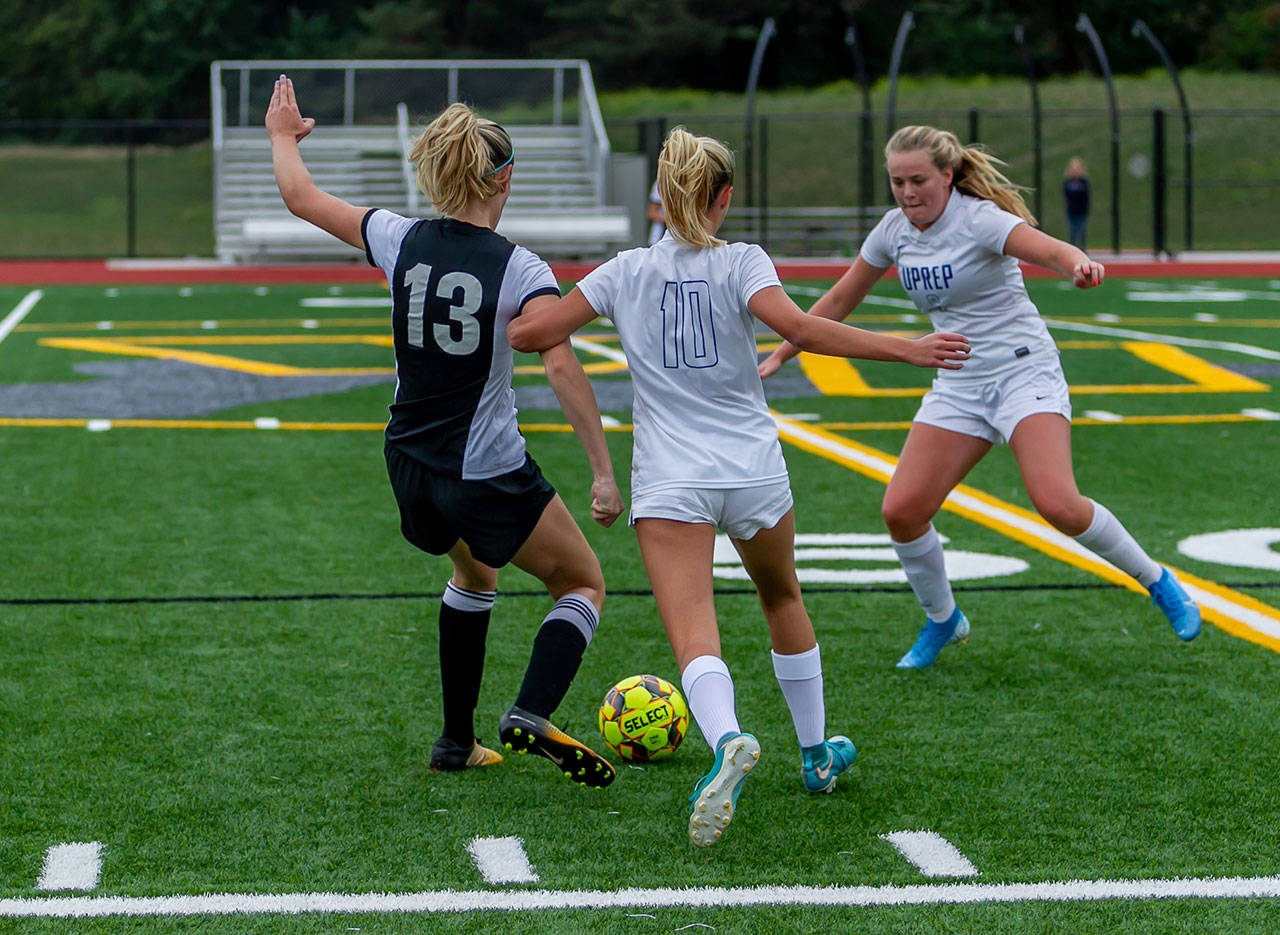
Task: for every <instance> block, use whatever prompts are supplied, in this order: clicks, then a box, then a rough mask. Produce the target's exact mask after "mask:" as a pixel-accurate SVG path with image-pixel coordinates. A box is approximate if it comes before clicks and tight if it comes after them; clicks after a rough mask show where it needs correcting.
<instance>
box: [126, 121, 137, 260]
mask: <svg viewBox="0 0 1280 935" xmlns="http://www.w3.org/2000/svg"><path fill="white" fill-rule="evenodd" d="M124 179H125V181H124V187H125V194H124V230H125V253H126V255H127V256H130V257H136V256H137V255H138V156H137V153H136V152H135V150H134V146H133V127H129V128H128V129H127V130H125V144H124Z"/></svg>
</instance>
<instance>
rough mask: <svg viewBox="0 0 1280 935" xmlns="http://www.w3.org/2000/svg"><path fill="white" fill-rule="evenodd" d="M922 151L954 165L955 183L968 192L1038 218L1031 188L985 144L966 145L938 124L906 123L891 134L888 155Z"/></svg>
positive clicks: (947, 165)
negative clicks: (1028, 195)
mask: <svg viewBox="0 0 1280 935" xmlns="http://www.w3.org/2000/svg"><path fill="white" fill-rule="evenodd" d="M906 152H922V153H924V154H925V155H926V156H928V157H929V161H930V162H932V163H933V164H934V166H935V167H936V168H938V169H946V168H950V169H951V172H952V184H953V185H955V187H956V188H958V189H959V190H960V191H962V192H964V193H965V194H966V195H972V196H973V197H975V198H982V199H984V200H986V201H992V202H995V205H996V207H998V208H1000V209H1001V210H1003V211H1008V212H1009V213H1010V214H1016V215H1017V216H1018V217H1020V218H1022V219H1023V220H1024V221H1026V222H1027V223H1029V224H1035V223H1036V219H1035V217H1034V216H1033V215H1032V214H1031V210H1030V209H1029V208H1028V207H1027V203H1026V201H1024V200H1023V198H1022V192H1024V191H1028V189H1025V188H1023V187H1022V186H1021V185H1017V184H1015V183H1013V182H1011V181H1009V179H1008V178H1006V177H1005V176H1004V174H1003V173H1002V172H1001V171H1000V170H999V169H998V168H996V167H997V166H1003V165H1004V164H1005V163H1003V162H1001V161H1000V160H999V159H997V158H996V157H995V156H992V155H991V154H990V153H988V152H987V151H986V150H984V149H983V148H982V147H981V146H978V145H973V146H962V145H961V143H960V140H959V139H957V138H956V135H955V134H954V133H951V132H949V131H947V130H939V129H937V128H936V127H902V128H901V129H899V130H898V131H897V132H896V133H894V134H893V136H891V137H890V138H889V142H888V143H887V144H886V145H885V148H884V155H885V158H886V159H888V158H889V156H891V155H893V154H894V153H906Z"/></svg>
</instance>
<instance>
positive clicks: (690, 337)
mask: <svg viewBox="0 0 1280 935" xmlns="http://www.w3.org/2000/svg"><path fill="white" fill-rule="evenodd" d="M719 360H720V357H719V355H718V354H717V352H716V329H715V322H714V321H712V319H711V287H710V286H709V285H707V283H706V282H705V281H703V280H692V281H689V282H669V283H667V284H666V287H665V288H664V289H663V290H662V366H664V367H666V368H667V369H668V370H677V369H679V368H680V367H693V368H697V369H701V368H704V367H714V366H715V365H716V364H717V363H718V362H719Z"/></svg>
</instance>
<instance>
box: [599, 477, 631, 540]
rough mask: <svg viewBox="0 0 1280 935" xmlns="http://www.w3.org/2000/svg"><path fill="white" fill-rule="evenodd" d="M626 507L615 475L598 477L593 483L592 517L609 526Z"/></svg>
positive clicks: (606, 526) (602, 524)
mask: <svg viewBox="0 0 1280 935" xmlns="http://www.w3.org/2000/svg"><path fill="white" fill-rule="evenodd" d="M624 507H625V504H624V503H623V502H622V493H621V491H619V490H618V482H617V481H615V480H614V479H613V476H612V475H610V476H608V477H597V478H596V479H595V481H594V482H593V483H592V484H591V518H592V519H593V520H595V521H596V522H597V523H599V524H600V525H601V526H604V527H605V528H608V527H610V526H612V525H613V521H614V520H616V519H617V518H618V517H619V516H620V515H621V513H622V510H623V509H624Z"/></svg>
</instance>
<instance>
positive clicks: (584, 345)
mask: <svg viewBox="0 0 1280 935" xmlns="http://www.w3.org/2000/svg"><path fill="white" fill-rule="evenodd" d="M569 343H570V344H571V345H572V346H573V347H575V348H577V349H578V350H580V351H586V352H587V353H588V354H598V355H599V356H601V357H604V358H606V359H608V360H612V361H616V362H617V363H620V364H625V363H626V362H627V355H626V354H624V353H622V351H620V350H618V349H617V348H615V347H610V346H609V345H608V344H604V343H601V342H599V341H593V340H591V339H590V338H580V337H578V336H576V335H575V336H574V337H572V338H570V339H569Z"/></svg>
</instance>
